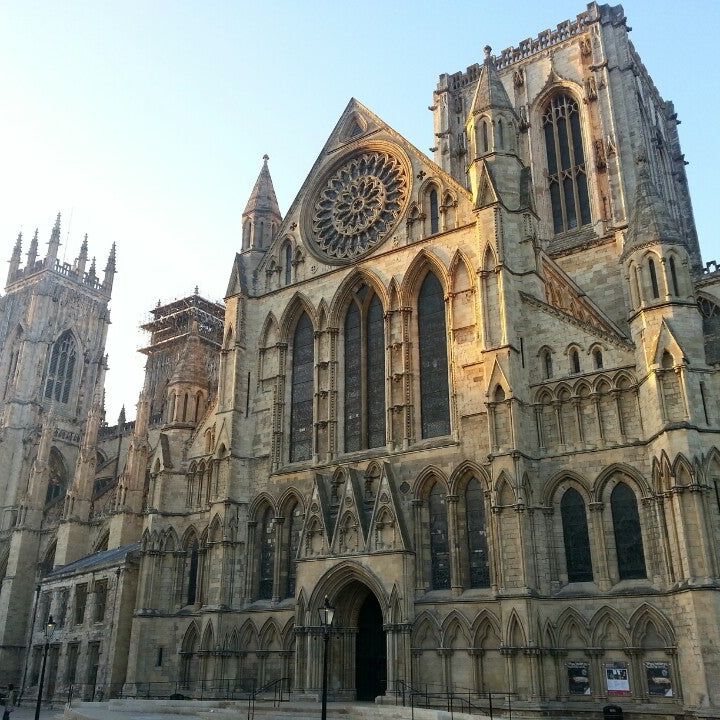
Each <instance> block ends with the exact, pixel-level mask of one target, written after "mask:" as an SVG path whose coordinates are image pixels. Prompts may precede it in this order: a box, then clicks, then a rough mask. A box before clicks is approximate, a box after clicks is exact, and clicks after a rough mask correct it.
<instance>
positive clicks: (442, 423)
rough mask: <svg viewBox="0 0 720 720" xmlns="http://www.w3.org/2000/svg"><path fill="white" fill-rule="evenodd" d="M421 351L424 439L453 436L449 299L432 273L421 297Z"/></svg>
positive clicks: (424, 282)
mask: <svg viewBox="0 0 720 720" xmlns="http://www.w3.org/2000/svg"><path fill="white" fill-rule="evenodd" d="M418 344H419V349H420V423H421V432H422V437H424V438H430V437H437V436H439V435H448V434H449V433H450V393H449V387H448V359H447V333H446V330H445V297H444V294H443V289H442V285H441V284H440V281H439V280H438V279H437V277H435V275H434V274H433V273H431V272H430V273H428V274H427V276H426V277H425V280H424V281H423V284H422V286H421V287H420V293H419V295H418Z"/></svg>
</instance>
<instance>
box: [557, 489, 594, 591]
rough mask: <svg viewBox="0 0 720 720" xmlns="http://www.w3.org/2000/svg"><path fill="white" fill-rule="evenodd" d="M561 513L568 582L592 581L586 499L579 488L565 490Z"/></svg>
mask: <svg viewBox="0 0 720 720" xmlns="http://www.w3.org/2000/svg"><path fill="white" fill-rule="evenodd" d="M560 515H561V517H562V529H563V540H564V543H565V564H566V565H567V574H568V582H590V581H591V580H592V579H593V571H592V560H591V556H590V538H589V536H588V525H587V516H586V514H585V501H584V500H583V499H582V495H580V493H579V492H578V491H577V490H574V489H573V488H570V489H569V490H566V491H565V494H564V495H563V496H562V500H561V501H560Z"/></svg>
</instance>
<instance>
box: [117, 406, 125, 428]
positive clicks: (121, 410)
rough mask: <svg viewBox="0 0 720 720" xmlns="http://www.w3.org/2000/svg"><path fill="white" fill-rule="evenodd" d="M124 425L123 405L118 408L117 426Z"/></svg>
mask: <svg viewBox="0 0 720 720" xmlns="http://www.w3.org/2000/svg"><path fill="white" fill-rule="evenodd" d="M124 424H125V405H124V404H123V406H122V407H121V408H120V415H118V425H120V426H123V425H124Z"/></svg>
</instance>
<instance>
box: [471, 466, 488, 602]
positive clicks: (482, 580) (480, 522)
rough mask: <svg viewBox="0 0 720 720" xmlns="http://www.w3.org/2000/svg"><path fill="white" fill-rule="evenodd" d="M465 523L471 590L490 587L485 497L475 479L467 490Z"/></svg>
mask: <svg viewBox="0 0 720 720" xmlns="http://www.w3.org/2000/svg"><path fill="white" fill-rule="evenodd" d="M465 522H466V529H467V545H468V570H469V572H468V580H469V585H470V587H471V588H484V587H490V558H489V556H488V541H487V528H486V525H485V497H484V493H483V489H482V486H481V485H480V483H479V482H478V481H477V480H476V479H475V478H473V479H472V480H470V482H469V483H468V484H467V487H466V488H465Z"/></svg>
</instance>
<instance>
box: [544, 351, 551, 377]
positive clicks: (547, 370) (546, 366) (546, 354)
mask: <svg viewBox="0 0 720 720" xmlns="http://www.w3.org/2000/svg"><path fill="white" fill-rule="evenodd" d="M542 359H543V370H544V372H545V379H546V380H549V379H550V378H551V377H552V376H553V364H552V353H551V352H550V351H549V350H544V351H543V354H542Z"/></svg>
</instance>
